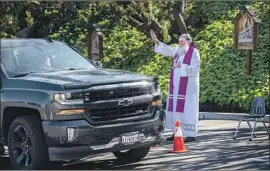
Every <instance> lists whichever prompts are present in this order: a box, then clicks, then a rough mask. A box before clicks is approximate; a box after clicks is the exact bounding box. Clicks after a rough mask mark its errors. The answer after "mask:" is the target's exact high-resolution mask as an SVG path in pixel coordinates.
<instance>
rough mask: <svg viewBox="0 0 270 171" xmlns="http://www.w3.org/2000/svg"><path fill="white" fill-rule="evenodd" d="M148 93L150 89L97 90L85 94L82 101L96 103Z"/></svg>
mask: <svg viewBox="0 0 270 171" xmlns="http://www.w3.org/2000/svg"><path fill="white" fill-rule="evenodd" d="M148 93H150V87H139V88H122V89H121V88H120V89H111V90H97V91H91V92H87V93H85V97H84V100H85V102H96V101H104V100H113V99H120V98H126V97H134V96H141V95H145V94H148Z"/></svg>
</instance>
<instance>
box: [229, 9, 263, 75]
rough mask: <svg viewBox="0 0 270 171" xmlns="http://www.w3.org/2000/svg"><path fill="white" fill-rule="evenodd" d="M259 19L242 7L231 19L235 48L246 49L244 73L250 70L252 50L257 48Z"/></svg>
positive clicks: (249, 73) (249, 72)
mask: <svg viewBox="0 0 270 171" xmlns="http://www.w3.org/2000/svg"><path fill="white" fill-rule="evenodd" d="M260 22H261V20H260V19H258V18H257V17H256V15H255V14H254V13H253V12H252V11H251V10H250V9H249V8H248V7H244V8H243V9H242V10H241V11H240V12H239V13H238V14H237V16H236V17H235V18H234V19H233V21H232V23H233V24H234V34H233V39H234V45H233V48H234V49H236V50H247V57H246V75H247V76H250V75H251V72H252V51H253V50H255V49H257V48H258V43H259V42H258V39H259V34H258V32H259V29H258V24H259V23H260Z"/></svg>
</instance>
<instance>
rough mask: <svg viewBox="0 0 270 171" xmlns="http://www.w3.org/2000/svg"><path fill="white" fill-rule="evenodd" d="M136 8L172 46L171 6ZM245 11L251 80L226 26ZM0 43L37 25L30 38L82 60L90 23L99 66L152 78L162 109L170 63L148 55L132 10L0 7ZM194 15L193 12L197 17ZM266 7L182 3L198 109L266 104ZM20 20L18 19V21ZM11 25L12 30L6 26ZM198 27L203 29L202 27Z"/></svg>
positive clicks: (269, 50)
mask: <svg viewBox="0 0 270 171" xmlns="http://www.w3.org/2000/svg"><path fill="white" fill-rule="evenodd" d="M144 4H145V3H144V2H141V3H139V7H140V8H141V9H143V11H141V12H140V11H139V16H140V15H143V16H145V17H147V18H148V19H149V20H152V21H158V23H159V24H160V26H161V33H162V35H163V36H164V41H165V42H171V41H172V40H177V39H178V36H179V35H177V34H176V33H170V32H169V31H170V29H171V27H172V25H171V22H170V21H172V18H173V16H172V12H173V9H172V7H173V5H174V2H173V1H166V2H162V1H152V2H150V3H149V4H150V5H149V6H145V5H144ZM243 5H248V6H250V8H251V9H252V10H253V11H254V12H255V14H256V15H258V18H259V19H261V20H262V23H261V24H260V27H259V33H260V37H259V42H260V43H259V48H258V49H257V50H255V51H254V52H253V65H252V66H253V68H252V76H250V77H247V76H246V69H245V64H246V63H245V58H246V56H247V52H246V51H243V50H242V51H240V50H238V51H235V50H233V49H232V46H233V45H232V44H233V40H232V33H233V25H232V24H231V21H232V20H233V18H234V17H235V16H236V14H237V13H238V10H239V9H240V8H241V7H242V6H243ZM0 9H1V10H0V16H1V17H0V37H1V38H4V37H14V35H15V33H16V32H17V31H19V30H20V29H21V28H23V27H24V26H28V25H29V24H31V23H33V22H34V21H36V20H39V21H42V23H41V25H40V28H39V29H38V30H37V32H36V33H35V36H36V37H47V36H50V37H52V38H54V39H58V40H62V41H64V42H66V43H68V44H69V45H71V46H74V47H75V48H76V49H78V50H79V51H81V52H82V53H83V54H84V55H85V56H87V34H88V31H89V25H90V24H91V23H98V24H99V25H100V26H101V28H102V30H103V33H104V34H105V39H104V56H105V57H104V59H103V61H102V62H103V66H104V67H107V68H114V69H123V70H129V71H132V72H137V73H140V74H146V75H151V76H156V77H158V78H159V82H160V84H161V88H162V94H163V96H164V102H165V103H166V97H167V91H168V81H169V72H170V66H171V62H172V59H171V58H170V57H164V56H161V55H158V54H156V53H155V52H154V44H153V42H152V41H151V40H150V39H149V38H147V37H146V35H145V32H142V30H139V29H137V27H135V26H133V27H132V26H131V25H130V24H129V23H128V22H127V20H128V16H129V15H130V13H135V12H138V11H136V10H135V9H134V8H133V7H132V5H131V6H130V8H127V9H124V8H122V7H121V6H118V5H117V3H115V2H113V1H112V2H108V1H104V0H103V1H95V2H62V3H60V2H39V1H31V2H30V1H29V2H0ZM197 10H198V11H197ZM269 12H270V3H269V2H251V1H248V2H244V1H243V2H242V1H241V2H240V1H239V2H222V1H220V2H218V1H217V2H212V1H211V2H206V1H205V2H203V1H201V2H195V1H194V2H188V4H187V6H186V9H185V12H184V14H183V17H184V18H185V19H188V18H189V17H190V16H191V15H193V14H194V13H199V15H198V17H199V18H198V20H199V22H198V24H197V25H196V26H198V27H194V26H191V27H188V29H189V31H190V32H192V33H194V34H195V33H196V36H195V38H194V39H195V43H196V45H197V48H198V50H199V52H200V55H201V70H200V103H201V104H203V103H207V102H213V103H216V104H219V105H221V106H224V105H230V104H232V105H234V106H238V107H242V108H244V109H248V107H249V104H250V100H251V99H252V98H253V97H256V96H264V97H265V98H266V99H267V104H268V105H269V104H270V102H269V101H270V99H269V79H270V78H269V61H270V57H269V54H270V46H269V36H270V33H269V26H270V19H269V18H270V17H269ZM21 16H24V18H23V17H21ZM9 20H12V24H9V23H8V21H9ZM202 26H204V27H202Z"/></svg>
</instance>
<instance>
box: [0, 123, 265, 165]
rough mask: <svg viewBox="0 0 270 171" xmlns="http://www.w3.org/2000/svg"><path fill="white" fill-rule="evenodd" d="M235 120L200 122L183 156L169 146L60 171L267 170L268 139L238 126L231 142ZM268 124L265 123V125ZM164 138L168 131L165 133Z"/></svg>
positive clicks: (93, 159) (102, 158)
mask: <svg viewBox="0 0 270 171" xmlns="http://www.w3.org/2000/svg"><path fill="white" fill-rule="evenodd" d="M237 124H238V122H237V121H229V120H202V121H200V126H199V134H198V137H197V141H196V142H191V143H186V144H185V145H186V148H187V149H189V150H191V151H190V152H187V153H181V154H179V153H178V154H171V153H168V150H171V149H172V143H168V142H164V143H163V144H162V146H160V147H158V148H153V149H151V151H150V153H149V154H148V155H147V156H146V157H145V158H144V159H143V160H142V161H140V162H136V163H123V162H121V161H118V160H117V159H116V158H115V157H114V156H113V155H112V154H111V153H105V154H99V155H93V156H90V158H89V159H85V160H84V161H80V162H78V163H69V164H65V165H63V167H61V168H57V169H63V170H133V169H136V170H137V169H139V170H160V169H161V170H181V169H185V170H221V169H226V170H227V169H228V170H245V169H256V170H269V169H270V166H269V159H270V158H269V146H270V145H269V136H268V135H267V133H266V131H265V130H264V128H263V127H262V123H258V124H257V130H256V136H257V137H256V138H253V141H249V140H248V139H249V137H250V130H249V128H248V126H247V124H246V123H245V122H243V123H242V125H241V129H240V132H239V133H238V136H239V137H238V138H237V139H236V140H233V139H232V137H233V135H234V132H235V129H236V126H237ZM268 125H269V124H268ZM165 134H166V136H168V135H170V134H171V133H170V132H166V133H165ZM9 169H12V168H11V165H10V162H9V159H8V156H7V155H6V156H5V157H1V158H0V170H9Z"/></svg>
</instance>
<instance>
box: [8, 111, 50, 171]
mask: <svg viewBox="0 0 270 171" xmlns="http://www.w3.org/2000/svg"><path fill="white" fill-rule="evenodd" d="M8 150H9V158H10V161H11V164H12V166H13V168H14V169H16V170H28V169H31V170H37V169H42V168H43V167H42V166H45V165H46V164H48V161H49V158H48V148H47V147H46V144H45V138H44V133H43V131H42V127H41V124H40V119H39V118H38V117H37V116H22V117H18V118H16V119H15V120H14V121H13V122H12V123H11V126H10V128H9V132H8Z"/></svg>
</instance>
